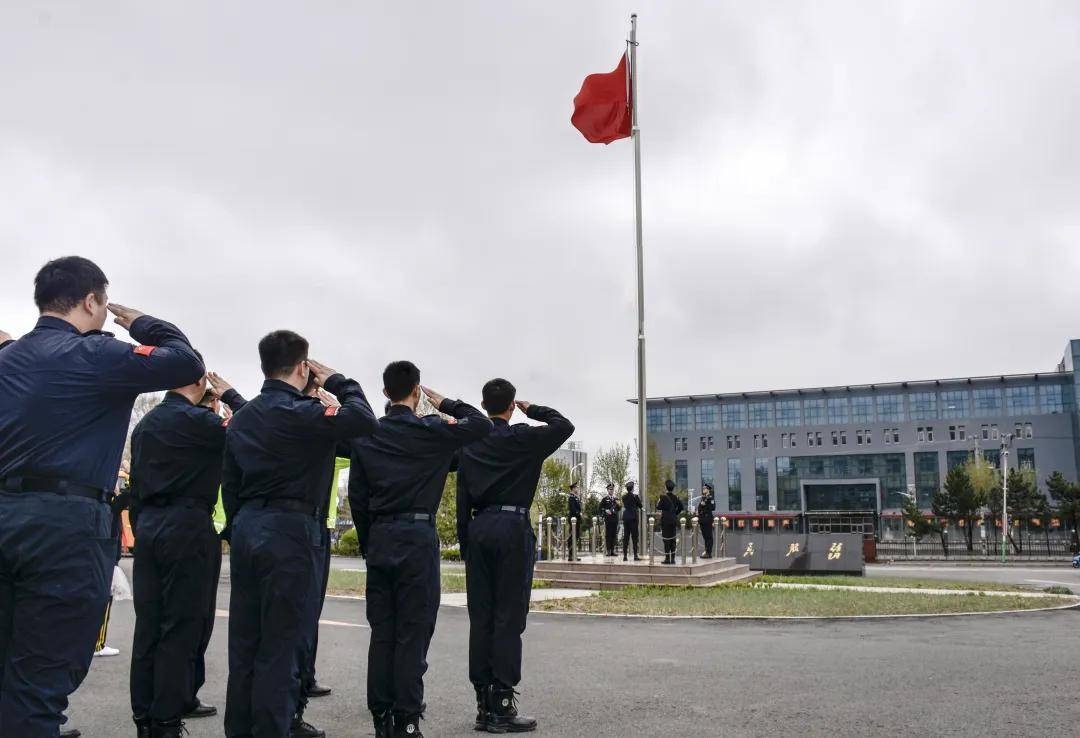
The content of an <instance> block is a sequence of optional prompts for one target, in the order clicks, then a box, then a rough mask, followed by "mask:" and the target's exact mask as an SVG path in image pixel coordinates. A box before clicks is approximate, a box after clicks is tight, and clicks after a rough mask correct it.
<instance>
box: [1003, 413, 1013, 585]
mask: <svg viewBox="0 0 1080 738" xmlns="http://www.w3.org/2000/svg"><path fill="white" fill-rule="evenodd" d="M1012 439H1013V434H1012V433H1002V434H1001V563H1003V564H1004V563H1005V551H1006V547H1007V539H1008V536H1009V444H1011V443H1012Z"/></svg>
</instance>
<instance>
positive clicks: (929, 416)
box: [908, 392, 937, 420]
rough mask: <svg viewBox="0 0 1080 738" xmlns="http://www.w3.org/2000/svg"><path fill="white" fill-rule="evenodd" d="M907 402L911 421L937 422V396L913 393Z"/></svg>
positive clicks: (929, 393)
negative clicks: (909, 406)
mask: <svg viewBox="0 0 1080 738" xmlns="http://www.w3.org/2000/svg"><path fill="white" fill-rule="evenodd" d="M908 402H909V403H910V405H911V419H912V420H937V395H935V394H934V393H933V392H915V393H913V394H912V395H911V396H910V397H909V398H908Z"/></svg>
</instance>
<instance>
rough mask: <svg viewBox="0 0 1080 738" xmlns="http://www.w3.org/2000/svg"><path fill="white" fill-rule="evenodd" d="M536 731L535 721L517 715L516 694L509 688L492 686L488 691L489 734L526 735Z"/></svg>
mask: <svg viewBox="0 0 1080 738" xmlns="http://www.w3.org/2000/svg"><path fill="white" fill-rule="evenodd" d="M533 730H536V720H534V719H533V718H531V717H526V716H524V715H518V711H517V692H515V691H514V690H513V689H512V688H510V687H502V686H496V685H492V686H491V687H490V688H489V689H488V727H487V731H488V732H489V733H528V732H530V731H533Z"/></svg>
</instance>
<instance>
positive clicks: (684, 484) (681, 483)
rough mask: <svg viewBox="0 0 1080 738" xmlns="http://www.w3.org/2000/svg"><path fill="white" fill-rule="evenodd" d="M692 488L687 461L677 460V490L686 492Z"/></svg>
mask: <svg viewBox="0 0 1080 738" xmlns="http://www.w3.org/2000/svg"><path fill="white" fill-rule="evenodd" d="M689 486H690V475H689V474H688V473H687V468H686V459H676V460H675V489H677V490H679V491H680V492H685V491H686V490H687V488H688V487H689Z"/></svg>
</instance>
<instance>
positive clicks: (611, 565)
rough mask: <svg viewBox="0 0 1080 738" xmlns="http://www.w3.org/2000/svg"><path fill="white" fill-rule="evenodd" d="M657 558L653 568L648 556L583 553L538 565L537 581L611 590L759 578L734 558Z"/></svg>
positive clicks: (685, 585)
mask: <svg viewBox="0 0 1080 738" xmlns="http://www.w3.org/2000/svg"><path fill="white" fill-rule="evenodd" d="M662 560H663V556H657V557H655V559H654V560H653V563H652V565H650V564H649V559H648V557H643V558H642V560H641V561H633V560H631V561H623V560H622V554H619V555H618V556H603V555H599V554H583V555H582V556H581V557H580V558H578V559H576V560H574V561H566V560H565V559H554V560H550V561H538V562H536V569H535V573H534V578H535V579H537V580H541V581H543V582H546V583H547V584H548V585H549V586H553V587H566V588H570V589H598V590H611V589H622V588H623V587H633V586H649V585H660V586H676V587H679V586H681V587H711V586H713V585H715V584H725V583H731V582H742V581H747V580H749V579H752V578H754V577H756V576H757V575H758V573H757V572H752V571H750V567H749V566H748V565H746V564H740V563H738V562H736V560H735V559H733V558H720V559H705V560H704V561H702V560H701V559H698V560H697V561H696V562H691V561H690V560H689V559H687V561H686V563H685V564H684V563H682V559H681V557H680V558H679V559H678V560H677V561H678V563H676V564H661V563H660V562H661V561H662Z"/></svg>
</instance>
